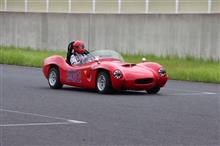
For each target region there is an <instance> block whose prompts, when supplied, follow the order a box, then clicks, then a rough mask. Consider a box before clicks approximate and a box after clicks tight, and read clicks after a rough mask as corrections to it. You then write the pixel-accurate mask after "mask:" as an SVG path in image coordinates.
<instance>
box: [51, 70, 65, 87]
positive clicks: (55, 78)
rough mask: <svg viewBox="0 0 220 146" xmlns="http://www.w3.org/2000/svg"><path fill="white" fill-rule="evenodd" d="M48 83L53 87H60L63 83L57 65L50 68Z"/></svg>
mask: <svg viewBox="0 0 220 146" xmlns="http://www.w3.org/2000/svg"><path fill="white" fill-rule="evenodd" d="M48 84H49V86H50V88H52V89H60V88H62V87H63V84H61V83H60V73H59V70H58V68H57V67H53V68H51V69H50V70H49V75H48Z"/></svg>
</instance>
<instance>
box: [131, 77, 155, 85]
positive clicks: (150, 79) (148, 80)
mask: <svg viewBox="0 0 220 146" xmlns="http://www.w3.org/2000/svg"><path fill="white" fill-rule="evenodd" d="M134 82H135V84H149V83H152V82H153V79H152V78H145V79H137V80H135V81H134Z"/></svg>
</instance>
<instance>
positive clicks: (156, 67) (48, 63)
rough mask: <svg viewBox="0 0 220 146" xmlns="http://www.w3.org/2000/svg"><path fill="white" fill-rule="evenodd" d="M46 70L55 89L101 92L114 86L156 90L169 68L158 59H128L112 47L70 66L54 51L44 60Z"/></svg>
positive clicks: (128, 88) (164, 81) (92, 53)
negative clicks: (129, 61)
mask: <svg viewBox="0 0 220 146" xmlns="http://www.w3.org/2000/svg"><path fill="white" fill-rule="evenodd" d="M43 73H44V76H45V77H46V79H47V80H48V83H49V86H50V87H51V88H53V89H59V88H62V86H63V85H64V84H65V85H70V86H77V87H81V88H86V89H96V90H97V91H98V92H99V93H110V92H112V91H114V90H146V92H147V93H149V94H156V93H157V92H158V91H159V90H160V88H161V87H163V86H164V85H165V84H166V82H167V79H168V77H167V74H166V70H165V69H164V68H163V67H162V66H161V65H160V64H158V63H154V62H148V61H146V60H143V61H142V62H141V63H138V64H134V63H126V62H124V61H123V58H122V56H121V55H120V54H119V53H117V52H115V51H112V50H97V51H93V52H91V53H90V54H89V55H88V57H87V58H85V59H84V60H83V61H82V64H80V65H75V66H71V65H69V64H67V63H66V60H65V58H63V57H62V56H58V55H54V56H51V57H48V58H46V59H45V60H44V64H43Z"/></svg>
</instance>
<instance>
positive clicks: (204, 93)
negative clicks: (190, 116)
mask: <svg viewBox="0 0 220 146" xmlns="http://www.w3.org/2000/svg"><path fill="white" fill-rule="evenodd" d="M202 94H203V95H215V94H216V93H211V92H197V93H195V92H194V93H174V94H168V95H202Z"/></svg>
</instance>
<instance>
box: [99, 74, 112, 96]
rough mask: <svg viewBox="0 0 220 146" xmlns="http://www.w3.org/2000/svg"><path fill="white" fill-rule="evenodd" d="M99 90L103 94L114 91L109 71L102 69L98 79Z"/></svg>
mask: <svg viewBox="0 0 220 146" xmlns="http://www.w3.org/2000/svg"><path fill="white" fill-rule="evenodd" d="M96 88H97V91H98V92H99V93H101V94H105V93H110V92H111V91H112V85H111V79H110V76H109V74H108V73H107V72H105V71H101V72H99V73H98V75H97V79H96Z"/></svg>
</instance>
